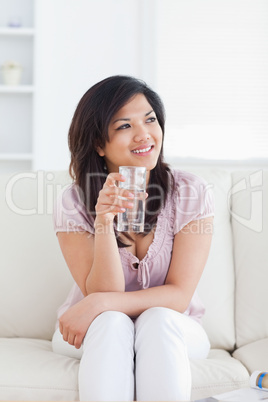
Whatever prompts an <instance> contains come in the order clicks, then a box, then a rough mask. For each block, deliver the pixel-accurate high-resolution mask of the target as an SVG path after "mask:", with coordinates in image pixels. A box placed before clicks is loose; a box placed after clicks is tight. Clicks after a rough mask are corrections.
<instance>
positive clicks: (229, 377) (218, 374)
mask: <svg viewBox="0 0 268 402" xmlns="http://www.w3.org/2000/svg"><path fill="white" fill-rule="evenodd" d="M191 371H192V379H193V386H192V400H195V399H200V398H206V397H208V396H211V395H217V394H221V393H224V392H228V391H231V390H233V389H236V388H242V387H246V386H248V383H249V374H248V371H247V370H246V369H245V367H244V366H243V365H242V363H241V362H239V361H238V360H236V359H234V358H233V357H232V356H231V355H230V353H228V352H227V351H225V350H221V349H211V351H210V352H209V356H208V358H207V359H206V360H192V361H191Z"/></svg>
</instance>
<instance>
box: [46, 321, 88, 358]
mask: <svg viewBox="0 0 268 402" xmlns="http://www.w3.org/2000/svg"><path fill="white" fill-rule="evenodd" d="M52 350H53V352H55V353H57V354H59V355H64V356H68V357H74V358H75V359H81V357H82V353H83V347H82V346H81V348H80V349H76V348H75V347H74V346H72V345H70V344H69V343H68V342H65V341H64V340H63V337H62V334H61V333H60V330H59V328H58V329H57V330H56V331H55V332H54V335H53V338H52Z"/></svg>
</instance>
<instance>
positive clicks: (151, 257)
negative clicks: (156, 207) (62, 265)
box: [54, 170, 214, 322]
mask: <svg viewBox="0 0 268 402" xmlns="http://www.w3.org/2000/svg"><path fill="white" fill-rule="evenodd" d="M172 174H173V177H174V183H175V191H173V192H172V193H171V192H170V193H169V194H168V196H167V200H166V203H165V205H164V207H162V209H161V211H160V213H159V215H158V218H157V224H156V228H155V233H154V239H153V242H152V243H151V245H150V247H149V249H148V251H147V254H146V255H145V257H144V258H143V259H142V260H139V259H138V258H137V257H136V256H135V255H133V254H132V253H131V252H129V251H128V248H127V247H126V248H119V254H120V257H121V262H122V267H123V270H124V276H125V290H126V291H127V292H128V291H134V290H140V289H147V288H149V287H154V286H160V285H163V284H164V283H165V279H166V276H167V273H168V269H169V265H170V262H171V255H172V247H173V240H174V236H175V235H176V233H178V232H179V231H180V230H181V229H182V228H183V227H184V226H185V225H187V224H188V223H189V222H191V221H193V220H198V219H203V218H206V217H209V216H213V215H214V196H213V192H212V188H211V185H209V184H208V183H207V182H206V181H205V180H204V179H203V178H201V177H199V176H196V175H194V174H192V173H189V172H185V171H181V170H172ZM54 227H55V232H56V233H57V232H78V231H87V232H89V233H90V234H91V235H94V227H93V225H92V224H91V223H90V220H89V219H88V216H87V214H86V211H85V207H84V205H83V203H82V202H81V198H80V196H79V191H78V188H77V186H76V185H75V184H71V185H69V186H68V187H67V188H65V189H63V191H62V193H61V194H60V196H59V197H58V200H57V204H56V208H55V210H54ZM83 297H84V296H83V294H82V292H81V290H80V288H79V287H78V285H77V284H76V283H74V285H73V287H72V289H71V291H70V293H69V295H68V297H67V300H66V301H65V303H64V304H63V305H62V306H61V307H60V308H59V309H58V317H60V316H61V315H62V314H63V313H64V312H65V311H66V310H67V309H68V308H70V307H71V306H72V305H74V304H76V303H77V302H79V301H80V300H82V299H83ZM204 312H205V309H204V306H203V304H202V302H201V300H200V299H199V297H198V295H197V293H196V292H195V293H194V295H193V297H192V300H191V302H190V304H189V306H188V308H187V310H186V311H185V312H184V314H186V315H189V316H191V317H192V318H193V319H195V320H197V321H199V322H200V319H201V317H202V316H203V314H204Z"/></svg>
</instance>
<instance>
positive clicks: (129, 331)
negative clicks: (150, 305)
mask: <svg viewBox="0 0 268 402" xmlns="http://www.w3.org/2000/svg"><path fill="white" fill-rule="evenodd" d="M79 394H80V401H133V399H134V324H133V322H132V320H131V319H130V318H129V317H128V316H127V315H125V314H123V313H120V312H116V311H106V312H104V313H102V314H100V315H99V316H98V317H97V318H95V320H94V321H93V322H92V324H91V325H90V327H89V329H88V331H87V334H86V336H85V338H84V344H83V356H82V358H81V363H80V368H79Z"/></svg>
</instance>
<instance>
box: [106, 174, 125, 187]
mask: <svg viewBox="0 0 268 402" xmlns="http://www.w3.org/2000/svg"><path fill="white" fill-rule="evenodd" d="M117 181H122V182H123V181H125V178H124V176H123V175H122V174H120V173H110V174H108V176H107V179H106V181H105V183H104V187H114V186H116V182H117Z"/></svg>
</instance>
